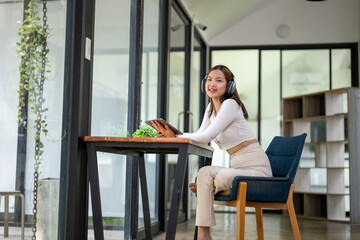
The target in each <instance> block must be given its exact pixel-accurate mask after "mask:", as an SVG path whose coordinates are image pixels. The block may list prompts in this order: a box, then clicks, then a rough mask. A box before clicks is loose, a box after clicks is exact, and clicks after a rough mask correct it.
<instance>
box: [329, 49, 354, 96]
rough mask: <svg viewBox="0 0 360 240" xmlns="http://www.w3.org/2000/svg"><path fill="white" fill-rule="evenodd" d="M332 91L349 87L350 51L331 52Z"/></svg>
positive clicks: (338, 50)
mask: <svg viewBox="0 0 360 240" xmlns="http://www.w3.org/2000/svg"><path fill="white" fill-rule="evenodd" d="M331 77H332V86H331V87H332V89H337V88H344V87H351V51H350V49H332V50H331Z"/></svg>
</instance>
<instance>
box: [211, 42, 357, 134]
mask: <svg viewBox="0 0 360 240" xmlns="http://www.w3.org/2000/svg"><path fill="white" fill-rule="evenodd" d="M343 48H346V49H350V50H351V86H352V87H359V64H358V44H357V43H334V44H297V45H265V46H261V45H260V46H257V45H254V46H220V47H219V46H217V47H210V50H209V51H210V54H209V61H210V63H211V62H212V57H211V52H212V51H216V50H247V49H253V50H259V60H260V61H259V80H258V81H259V86H258V101H259V102H258V111H259V112H258V129H257V130H258V139H259V141H260V139H261V124H260V123H261V106H260V105H261V52H262V51H263V50H280V72H281V74H280V97H281V99H282V81H283V78H282V53H283V50H313V49H329V51H330V78H329V81H330V85H329V87H330V89H332V83H331V82H332V76H331V50H333V49H343ZM280 102H281V101H280ZM280 104H281V103H280ZM280 108H281V106H280ZM280 124H281V123H280ZM280 127H281V126H280Z"/></svg>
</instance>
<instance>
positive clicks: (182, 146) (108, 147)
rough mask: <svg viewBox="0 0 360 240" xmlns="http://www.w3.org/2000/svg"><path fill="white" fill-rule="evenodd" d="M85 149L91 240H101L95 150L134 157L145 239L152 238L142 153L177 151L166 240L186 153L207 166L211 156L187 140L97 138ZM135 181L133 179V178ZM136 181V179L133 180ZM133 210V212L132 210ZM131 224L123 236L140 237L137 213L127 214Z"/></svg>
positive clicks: (135, 193)
mask: <svg viewBox="0 0 360 240" xmlns="http://www.w3.org/2000/svg"><path fill="white" fill-rule="evenodd" d="M87 151H88V165H89V181H90V185H91V199H92V209H93V219H94V233H95V239H99V240H102V239H104V234H103V224H102V213H101V200H100V189H99V177H98V168H97V157H96V151H102V152H108V153H115V154H126V155H131V156H134V158H133V159H132V161H134V162H137V163H138V164H136V166H138V170H139V173H140V174H139V177H140V183H141V184H140V185H141V192H142V201H143V209H144V210H143V212H144V223H145V239H152V234H151V222H150V210H149V199H148V194H147V184H146V172H145V162H144V154H145V153H173V154H178V162H177V168H176V172H175V182H174V186H173V190H172V198H171V206H170V215H169V224H168V229H167V232H166V239H169V240H170V239H175V234H176V227H177V222H178V213H179V206H180V199H181V195H182V192H183V191H182V190H181V191H179V190H180V189H183V185H184V180H185V176H186V168H187V162H188V155H189V154H195V155H199V156H203V157H204V165H210V164H211V159H212V150H209V149H205V148H202V147H201V146H195V145H192V144H189V143H157V142H112V141H107V142H103V141H99V142H87ZM136 182H137V181H136ZM137 184H138V182H137ZM131 194H132V195H133V197H134V198H135V199H138V191H137V190H135V191H134V190H133V191H132V193H131ZM128 207H129V208H131V209H137V208H138V202H137V201H133V202H131V203H130V206H128ZM136 213H137V211H136ZM131 218H132V224H133V225H131V226H130V228H131V230H130V235H129V236H126V239H142V237H140V236H139V234H138V224H137V223H138V215H134V216H131Z"/></svg>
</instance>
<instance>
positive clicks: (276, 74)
mask: <svg viewBox="0 0 360 240" xmlns="http://www.w3.org/2000/svg"><path fill="white" fill-rule="evenodd" d="M280 99H281V98H280V50H267V51H261V103H260V104H261V120H260V121H261V128H260V129H261V146H262V148H263V149H266V148H267V147H268V146H269V144H270V142H271V140H272V139H273V138H274V136H280V135H281V128H280V122H281V118H280V114H281V113H280V112H281V111H280V110H281V105H280Z"/></svg>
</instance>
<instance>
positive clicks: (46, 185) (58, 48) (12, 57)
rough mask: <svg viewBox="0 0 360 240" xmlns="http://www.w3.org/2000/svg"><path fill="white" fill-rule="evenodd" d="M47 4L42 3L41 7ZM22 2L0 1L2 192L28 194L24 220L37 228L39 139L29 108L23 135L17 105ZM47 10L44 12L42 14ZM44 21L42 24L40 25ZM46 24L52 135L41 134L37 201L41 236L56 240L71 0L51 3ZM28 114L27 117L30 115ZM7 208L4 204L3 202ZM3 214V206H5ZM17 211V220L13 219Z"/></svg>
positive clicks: (47, 93) (14, 207)
mask: <svg viewBox="0 0 360 240" xmlns="http://www.w3.org/2000/svg"><path fill="white" fill-rule="evenodd" d="M41 7H42V5H40V8H41ZM23 9H24V2H23V1H1V2H0V31H1V34H0V84H1V86H4V87H2V88H0V108H1V109H2V110H1V113H0V131H1V133H2V134H1V136H0V143H1V144H0V188H1V189H2V190H9V191H12V190H20V191H21V192H23V193H24V195H25V215H26V217H25V221H26V225H29V224H31V225H32V218H33V210H32V209H33V190H34V185H33V184H34V183H33V181H34V152H35V150H34V148H35V140H34V138H35V136H34V134H33V132H34V130H32V127H33V122H34V119H35V116H34V114H33V113H32V111H31V109H30V106H26V107H28V110H27V122H28V126H27V128H26V130H25V131H24V132H21V133H20V134H18V124H17V106H18V102H19V101H18V93H17V91H18V86H19V84H18V82H19V72H18V69H19V63H20V58H19V56H18V55H17V53H16V48H17V46H16V42H17V41H19V39H20V38H19V36H18V35H17V32H18V29H19V28H20V27H21V22H22V20H23V14H24V13H23ZM41 13H42V11H40V14H41ZM40 23H41V22H40ZM47 23H48V25H49V28H50V29H51V35H50V36H49V37H48V39H47V45H48V47H49V54H48V58H49V64H50V65H51V66H50V67H48V68H47V70H49V71H50V72H49V73H47V75H46V76H47V77H48V79H47V80H46V81H45V85H44V93H43V94H44V99H45V100H46V101H45V103H44V107H45V108H48V111H47V112H46V120H47V123H48V125H47V130H48V135H47V136H45V135H44V134H42V135H41V139H42V142H43V144H44V148H43V151H44V153H43V155H42V159H43V160H42V161H41V164H40V168H39V173H40V175H39V180H40V183H39V187H38V198H37V237H38V238H39V237H43V238H44V239H57V233H58V214H59V213H58V209H59V208H58V206H59V195H60V194H63V193H60V192H59V177H60V159H61V140H62V138H65V137H67V135H66V132H67V131H68V129H62V110H63V104H62V103H63V84H64V56H65V26H66V1H50V2H48V4H47ZM25 115H26V114H25ZM10 199H11V200H10V218H11V219H13V218H15V221H16V222H19V221H20V218H19V217H17V216H20V213H19V211H20V209H21V208H20V202H18V203H15V201H13V200H14V199H13V198H10ZM1 204H3V201H1ZM0 208H1V210H0V211H1V212H2V211H3V206H0ZM14 212H15V217H14V216H13V214H14Z"/></svg>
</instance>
